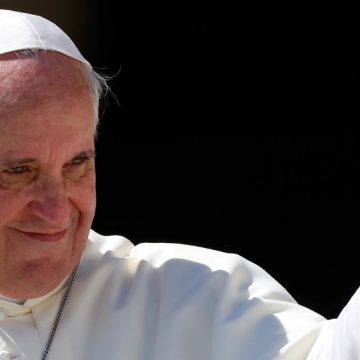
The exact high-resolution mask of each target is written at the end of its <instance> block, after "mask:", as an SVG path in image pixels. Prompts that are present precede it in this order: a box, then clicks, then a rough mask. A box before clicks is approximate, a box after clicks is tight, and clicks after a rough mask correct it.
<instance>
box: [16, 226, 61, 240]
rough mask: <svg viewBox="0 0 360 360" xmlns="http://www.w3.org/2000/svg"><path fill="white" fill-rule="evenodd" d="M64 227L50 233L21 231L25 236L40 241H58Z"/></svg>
mask: <svg viewBox="0 0 360 360" xmlns="http://www.w3.org/2000/svg"><path fill="white" fill-rule="evenodd" d="M66 231H67V230H66V229H65V230H62V231H58V232H52V233H38V232H27V231H21V232H22V233H23V234H24V235H26V236H27V237H29V238H31V239H33V240H37V241H41V242H58V241H60V240H61V239H63V237H64V236H65V234H66Z"/></svg>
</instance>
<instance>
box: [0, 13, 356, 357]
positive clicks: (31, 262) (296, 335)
mask: <svg viewBox="0 0 360 360" xmlns="http://www.w3.org/2000/svg"><path fill="white" fill-rule="evenodd" d="M104 87H106V84H105V82H104V81H103V80H102V79H101V77H99V76H98V75H97V74H96V73H95V72H94V71H93V70H92V68H91V66H90V64H89V63H88V62H87V61H86V60H85V59H84V58H83V57H82V55H81V54H80V52H79V51H78V50H77V48H76V47H75V45H74V44H73V43H72V41H71V40H70V39H69V38H68V37H67V35H66V34H64V33H63V32H62V31H61V30H60V29H59V28H58V27H57V26H56V25H54V24H53V23H51V22H49V21H47V20H46V19H44V18H41V17H38V16H34V15H29V14H24V13H18V12H13V11H7V10H0V358H1V359H31V360H36V359H47V358H49V359H53V360H56V359H57V360H60V359H66V360H99V359H124V360H170V359H171V360H210V359H211V360H239V359H242V360H246V359H249V360H250V359H252V360H262V359H263V360H265V359H266V360H270V359H284V360H285V359H287V360H296V359H323V360H330V359H338V360H346V359H351V360H353V359H360V345H359V344H360V341H359V340H360V336H359V314H358V309H359V307H360V304H359V295H358V294H356V295H355V296H354V297H353V299H352V300H351V302H350V304H349V305H348V306H347V307H346V308H345V309H344V311H343V312H342V314H341V316H340V317H339V319H337V320H332V321H327V320H325V319H324V318H322V317H321V316H320V315H318V314H316V313H314V312H312V311H310V310H308V309H306V308H303V307H301V306H300V305H298V304H297V303H296V302H295V301H294V300H293V299H292V297H291V296H290V295H289V294H288V293H287V292H286V290H285V289H284V288H282V287H281V286H280V285H279V284H278V283H277V282H276V281H275V280H274V279H273V278H272V277H271V276H269V275H268V274H267V273H266V272H265V271H263V270H262V269H260V268H259V267H258V266H256V265H254V264H252V263H250V262H249V261H247V260H245V259H244V258H242V257H240V256H238V255H233V254H225V253H220V252H217V251H214V250H209V249H203V248H197V247H191V246H186V245H175V244H141V245H138V246H136V247H134V246H133V245H132V244H131V243H130V242H129V241H128V240H126V239H124V238H122V237H120V236H110V237H104V236H101V235H99V234H96V233H95V232H94V231H92V230H90V227H91V223H92V219H93V216H94V211H95V202H96V201H95V165H94V153H95V149H94V135H95V132H96V125H97V108H98V101H99V97H100V95H101V91H102V89H104Z"/></svg>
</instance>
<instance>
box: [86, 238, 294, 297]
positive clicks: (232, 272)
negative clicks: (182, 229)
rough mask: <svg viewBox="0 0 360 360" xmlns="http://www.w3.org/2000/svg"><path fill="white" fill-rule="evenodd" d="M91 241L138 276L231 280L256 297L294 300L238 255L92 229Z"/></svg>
mask: <svg viewBox="0 0 360 360" xmlns="http://www.w3.org/2000/svg"><path fill="white" fill-rule="evenodd" d="M90 241H91V242H92V243H93V245H95V246H96V248H97V250H98V251H99V252H101V253H102V254H104V256H105V257H106V258H107V259H109V260H110V258H111V259H113V260H114V258H117V259H120V258H121V259H122V260H124V259H126V261H127V262H129V264H131V266H132V268H133V269H134V268H136V271H135V272H136V273H138V275H139V274H140V273H142V272H143V271H145V273H147V274H149V273H152V274H155V273H156V274H157V276H162V277H164V279H168V280H169V281H170V282H171V283H172V282H173V281H174V280H175V279H176V280H177V281H176V282H177V283H178V281H180V280H181V279H184V280H185V279H187V281H190V280H191V279H192V278H193V279H197V281H199V279H202V281H205V280H210V279H214V278H216V279H217V280H218V281H220V282H221V283H222V284H223V285H225V283H232V284H235V285H233V286H241V287H243V288H248V289H249V290H250V289H251V292H252V293H253V295H254V296H260V297H261V296H270V297H271V298H278V296H280V297H283V296H284V295H285V297H286V298H287V300H291V301H293V299H292V297H291V296H290V295H289V294H288V293H287V292H286V290H285V289H284V288H283V287H282V286H281V285H280V284H279V283H278V282H277V281H276V280H274V279H273V278H272V277H271V276H270V275H269V274H268V273H267V272H266V271H265V270H264V269H262V268H261V267H260V266H258V265H256V264H255V263H253V262H251V261H249V260H247V259H245V258H244V257H242V256H240V255H238V254H233V253H225V252H221V251H217V250H213V249H209V248H204V247H198V246H193V245H187V244H180V243H165V242H161V243H141V244H138V245H134V244H133V243H131V242H130V241H129V240H127V239H126V238H124V237H122V236H117V235H112V236H103V235H100V234H97V233H96V232H95V231H91V233H90ZM111 262H112V263H114V262H113V261H111ZM220 279H221V280H220ZM236 284H237V285H236Z"/></svg>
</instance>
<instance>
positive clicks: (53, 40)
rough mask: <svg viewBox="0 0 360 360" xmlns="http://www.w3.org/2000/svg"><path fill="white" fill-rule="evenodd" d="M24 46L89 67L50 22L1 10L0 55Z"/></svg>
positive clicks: (65, 36)
mask: <svg viewBox="0 0 360 360" xmlns="http://www.w3.org/2000/svg"><path fill="white" fill-rule="evenodd" d="M25 49H42V50H53V51H57V52H60V53H62V54H65V55H67V56H70V57H72V58H73V59H76V60H79V61H81V62H83V63H85V64H87V65H88V66H90V67H91V65H90V64H89V62H88V61H87V60H86V59H85V58H84V57H83V56H82V55H81V53H80V51H79V50H78V48H77V47H76V46H75V44H74V43H73V41H72V40H71V39H70V38H69V36H67V35H66V34H65V33H64V31H62V30H61V29H60V28H59V27H58V26H57V25H55V24H54V23H52V22H51V21H49V20H47V19H45V18H43V17H41V16H37V15H31V14H26V13H22V12H17V11H12V10H2V9H0V54H5V53H8V52H11V51H17V50H25Z"/></svg>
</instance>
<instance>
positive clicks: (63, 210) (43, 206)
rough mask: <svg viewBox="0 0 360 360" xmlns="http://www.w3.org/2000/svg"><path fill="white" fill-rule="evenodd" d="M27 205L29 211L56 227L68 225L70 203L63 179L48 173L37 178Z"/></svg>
mask: <svg viewBox="0 0 360 360" xmlns="http://www.w3.org/2000/svg"><path fill="white" fill-rule="evenodd" d="M34 186H35V188H34V189H33V192H32V200H31V202H30V203H29V205H28V207H29V209H30V211H31V213H32V214H33V215H35V216H37V217H38V218H40V219H42V220H43V221H46V222H47V223H48V224H49V225H51V226H53V227H56V228H64V227H66V226H67V225H68V222H69V219H70V213H71V204H70V200H69V196H68V194H67V192H66V189H65V185H64V182H63V179H61V178H59V179H58V178H55V177H52V176H49V175H44V176H42V179H38V182H37V184H36V185H34Z"/></svg>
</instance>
